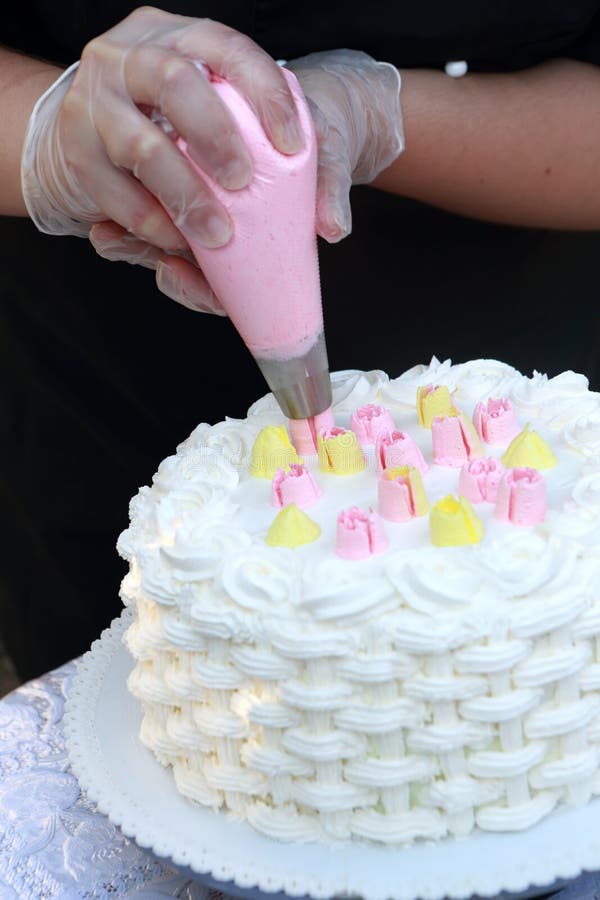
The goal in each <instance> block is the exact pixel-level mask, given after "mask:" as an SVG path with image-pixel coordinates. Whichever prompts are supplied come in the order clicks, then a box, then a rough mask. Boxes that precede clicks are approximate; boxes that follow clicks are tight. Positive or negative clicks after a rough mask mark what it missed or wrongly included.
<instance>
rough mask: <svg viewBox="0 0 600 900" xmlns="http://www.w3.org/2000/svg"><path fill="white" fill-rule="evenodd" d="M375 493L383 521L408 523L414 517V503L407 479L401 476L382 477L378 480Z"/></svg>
mask: <svg viewBox="0 0 600 900" xmlns="http://www.w3.org/2000/svg"><path fill="white" fill-rule="evenodd" d="M377 492H378V495H379V512H380V513H381V515H382V516H383V518H384V519H389V520H390V521H391V522H408V521H409V520H410V519H413V518H414V517H415V515H416V511H415V501H414V498H413V495H412V491H411V486H410V481H409V479H408V478H405V477H403V476H402V475H398V476H397V477H396V478H387V477H385V476H384V477H383V478H380V479H379V482H378V484H377Z"/></svg>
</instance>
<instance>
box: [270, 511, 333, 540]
mask: <svg viewBox="0 0 600 900" xmlns="http://www.w3.org/2000/svg"><path fill="white" fill-rule="evenodd" d="M320 534H321V529H320V527H319V526H318V525H317V523H316V522H313V520H312V519H311V518H310V516H307V515H306V513H305V512H303V511H302V510H301V509H299V508H298V507H297V506H296V504H295V503H288V505H287V506H284V507H283V509H282V510H280V512H278V513H277V515H276V516H275V518H274V519H273V521H272V523H271V527H270V528H269V530H268V532H267V536H266V538H265V540H266V542H267V544H269V546H270V547H299V546H300V545H301V544H312V542H313V541H316V540H317V538H318V537H319V536H320Z"/></svg>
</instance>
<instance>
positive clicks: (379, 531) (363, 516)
mask: <svg viewBox="0 0 600 900" xmlns="http://www.w3.org/2000/svg"><path fill="white" fill-rule="evenodd" d="M387 548H388V539H387V536H386V534H385V531H384V528H383V522H382V521H381V516H379V515H378V514H377V513H376V512H375V510H373V509H372V508H371V507H369V511H368V512H364V511H363V510H362V509H360V507H358V506H351V507H350V508H349V509H343V510H342V511H341V512H340V513H339V515H338V519H337V532H336V543H335V552H336V553H337V555H338V556H341V557H343V558H344V559H367V557H369V556H372V555H373V554H374V553H383V552H384V551H385V550H387Z"/></svg>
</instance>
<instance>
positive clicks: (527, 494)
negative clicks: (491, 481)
mask: <svg viewBox="0 0 600 900" xmlns="http://www.w3.org/2000/svg"><path fill="white" fill-rule="evenodd" d="M545 515H546V480H545V478H544V476H543V475H542V473H541V472H538V470H537V469H529V468H518V469H507V470H506V472H505V473H504V475H503V476H502V479H501V481H500V484H499V485H498V496H497V499H496V508H495V509H494V517H495V518H496V519H500V520H501V521H503V522H511V523H512V524H513V525H535V524H536V523H537V522H542V521H543V520H544V517H545Z"/></svg>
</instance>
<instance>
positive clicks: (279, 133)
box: [275, 118, 304, 153]
mask: <svg viewBox="0 0 600 900" xmlns="http://www.w3.org/2000/svg"><path fill="white" fill-rule="evenodd" d="M275 140H276V144H277V149H278V150H281V152H282V153H298V151H299V150H302V148H303V147H304V134H303V133H302V128H301V126H300V122H299V121H298V120H297V119H296V118H293V119H287V120H286V121H285V122H281V123H279V124H278V125H277V126H276V128H275Z"/></svg>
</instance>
